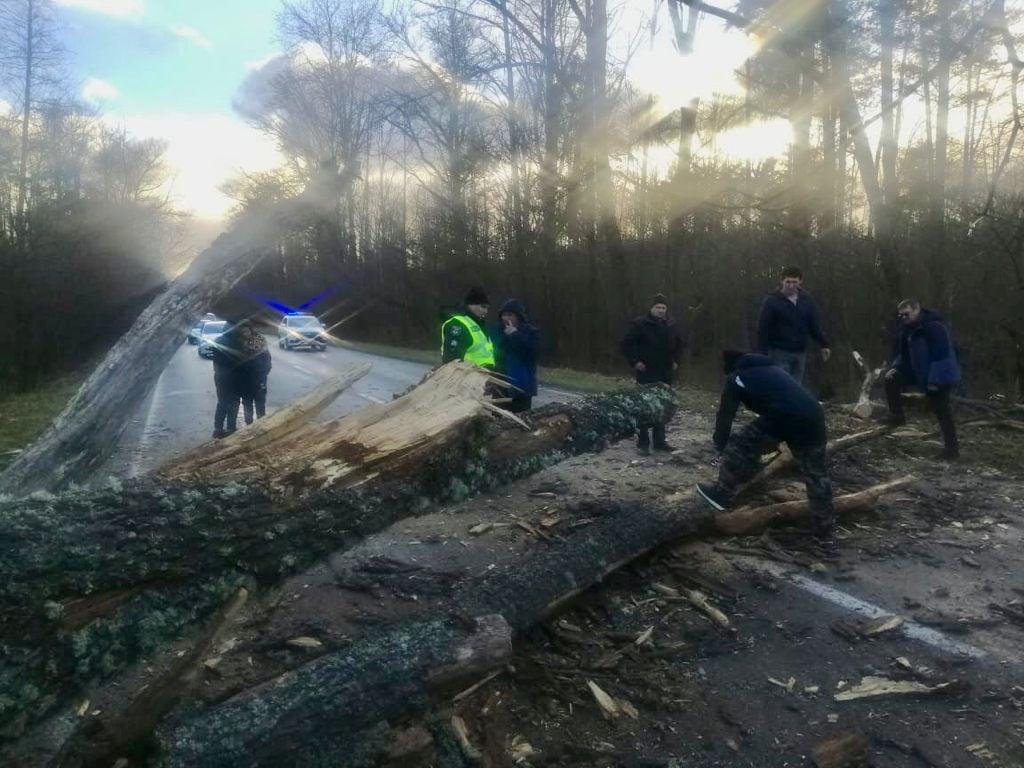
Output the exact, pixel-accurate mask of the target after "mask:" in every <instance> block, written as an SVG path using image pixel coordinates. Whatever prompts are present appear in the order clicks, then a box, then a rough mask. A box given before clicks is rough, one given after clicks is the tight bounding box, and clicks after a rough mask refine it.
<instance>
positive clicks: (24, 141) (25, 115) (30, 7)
mask: <svg viewBox="0 0 1024 768" xmlns="http://www.w3.org/2000/svg"><path fill="white" fill-rule="evenodd" d="M25 1H26V6H25V17H26V18H25V78H24V81H23V90H22V107H21V110H22V115H21V149H20V152H21V157H20V159H19V162H18V228H19V235H20V236H21V237H24V236H25V231H26V222H25V206H26V198H27V196H28V152H29V146H28V132H29V130H28V129H29V124H30V122H31V120H32V77H33V67H34V66H35V51H34V45H35V17H36V0H25Z"/></svg>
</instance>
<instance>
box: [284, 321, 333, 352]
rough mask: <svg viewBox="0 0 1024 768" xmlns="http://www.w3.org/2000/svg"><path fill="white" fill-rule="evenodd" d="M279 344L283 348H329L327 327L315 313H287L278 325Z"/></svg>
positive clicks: (322, 349)
mask: <svg viewBox="0 0 1024 768" xmlns="http://www.w3.org/2000/svg"><path fill="white" fill-rule="evenodd" d="M277 346H279V347H280V348H281V349H301V348H305V349H315V350H316V351H317V352H323V351H324V350H325V349H327V329H326V328H324V324H323V323H321V322H320V320H319V319H317V317H316V316H315V315H301V314H295V315H285V316H284V317H283V318H281V324H280V325H279V326H278V327H277Z"/></svg>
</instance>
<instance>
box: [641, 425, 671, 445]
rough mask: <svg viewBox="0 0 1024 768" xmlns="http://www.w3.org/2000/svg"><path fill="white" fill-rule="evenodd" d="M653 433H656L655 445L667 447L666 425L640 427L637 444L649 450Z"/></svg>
mask: <svg viewBox="0 0 1024 768" xmlns="http://www.w3.org/2000/svg"><path fill="white" fill-rule="evenodd" d="M651 432H654V444H655V445H656V446H658V445H665V425H664V424H653V425H650V426H644V427H640V428H638V429H637V431H636V435H637V437H636V444H637V445H638V446H640V447H641V448H649V447H650V445H651Z"/></svg>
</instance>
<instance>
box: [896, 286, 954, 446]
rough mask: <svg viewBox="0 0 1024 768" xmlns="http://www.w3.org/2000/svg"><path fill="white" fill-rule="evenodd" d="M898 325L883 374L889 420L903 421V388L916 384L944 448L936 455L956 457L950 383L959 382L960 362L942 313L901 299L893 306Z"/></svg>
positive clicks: (912, 300)
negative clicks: (894, 349) (894, 344)
mask: <svg viewBox="0 0 1024 768" xmlns="http://www.w3.org/2000/svg"><path fill="white" fill-rule="evenodd" d="M896 311H897V314H898V315H899V318H900V323H901V326H902V327H901V328H900V334H899V338H898V340H897V343H896V353H895V356H894V357H893V360H892V362H890V363H889V370H888V371H887V372H886V374H885V396H886V400H888V403H889V415H888V417H887V419H886V421H887V422H888V423H889V424H894V425H897V426H898V425H901V424H905V423H906V421H907V419H906V416H905V414H904V411H903V397H902V392H903V388H904V387H906V386H916V387H917V388H918V389H919V390H921V391H922V392H924V394H925V397H926V398H928V404H929V405H930V406H931V409H932V412H933V413H934V414H935V418H936V419H937V420H938V422H939V429H940V430H941V431H942V440H943V443H944V448H943V451H942V453H941V454H940V458H942V459H946V460H954V459H958V458H960V443H959V440H958V438H957V434H956V423H955V422H954V421H953V409H952V406H951V404H950V401H951V399H952V393H953V387H954V386H956V385H957V384H958V383H959V382H960V365H959V363H958V362H957V356H956V349H955V348H954V346H953V339H952V336H951V334H950V332H949V328H948V327H947V325H946V323H945V322H944V320H943V318H942V315H941V314H940V313H939V312H938V311H936V310H934V309H925V308H924V307H922V306H921V302H919V301H918V300H917V299H904V300H903V301H901V302H900V303H899V305H898V306H897V309H896Z"/></svg>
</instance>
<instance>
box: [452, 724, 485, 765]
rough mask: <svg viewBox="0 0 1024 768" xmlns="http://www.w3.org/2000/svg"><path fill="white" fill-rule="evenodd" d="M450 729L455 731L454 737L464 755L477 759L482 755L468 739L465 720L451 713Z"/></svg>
mask: <svg viewBox="0 0 1024 768" xmlns="http://www.w3.org/2000/svg"><path fill="white" fill-rule="evenodd" d="M452 731H454V732H455V738H456V739H457V740H458V742H459V747H460V748H461V749H462V753H463V754H464V755H465V756H466V757H468V758H469V759H470V760H479V759H480V758H481V757H482V755H481V754H480V750H478V749H477V748H476V747H474V746H473V742H471V741H470V740H469V728H467V727H466V721H465V720H463V719H462V718H461V717H459V716H458V715H452Z"/></svg>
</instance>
